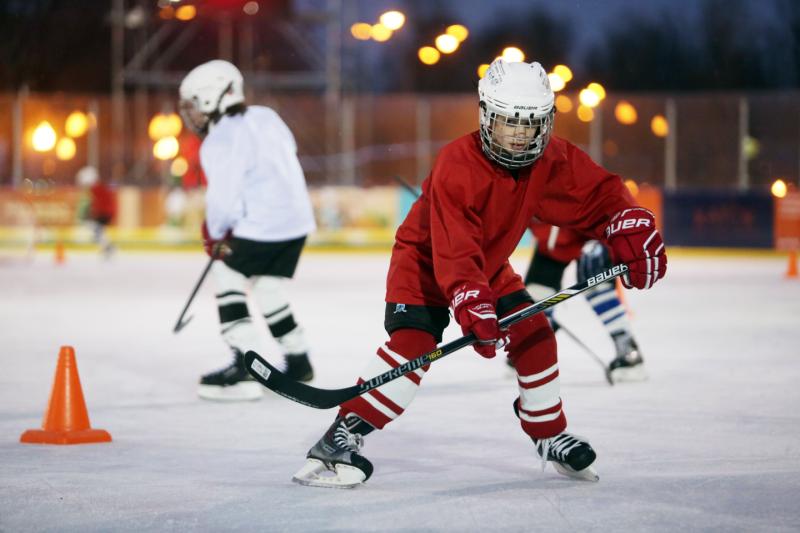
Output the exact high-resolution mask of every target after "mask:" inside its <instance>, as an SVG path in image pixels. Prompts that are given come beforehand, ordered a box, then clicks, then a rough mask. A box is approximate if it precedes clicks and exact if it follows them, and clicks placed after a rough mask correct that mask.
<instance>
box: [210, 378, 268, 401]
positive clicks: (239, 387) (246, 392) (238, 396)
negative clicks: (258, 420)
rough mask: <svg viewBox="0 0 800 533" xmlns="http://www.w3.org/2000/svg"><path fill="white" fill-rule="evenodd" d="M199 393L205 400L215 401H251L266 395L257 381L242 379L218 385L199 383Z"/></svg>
mask: <svg viewBox="0 0 800 533" xmlns="http://www.w3.org/2000/svg"><path fill="white" fill-rule="evenodd" d="M197 395H198V396H199V397H200V398H202V399H204V400H211V401H214V402H250V401H254V400H260V399H261V397H262V396H263V395H264V392H263V387H262V386H261V384H260V383H258V382H256V381H242V382H240V383H237V384H236V385H229V386H227V387H218V386H216V385H198V387H197Z"/></svg>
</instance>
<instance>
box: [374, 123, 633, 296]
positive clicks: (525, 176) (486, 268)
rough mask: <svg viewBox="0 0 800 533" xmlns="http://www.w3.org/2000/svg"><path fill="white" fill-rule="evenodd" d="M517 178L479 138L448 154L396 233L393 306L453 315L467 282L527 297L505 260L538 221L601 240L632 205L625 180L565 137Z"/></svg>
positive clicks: (456, 144)
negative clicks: (446, 310) (454, 299)
mask: <svg viewBox="0 0 800 533" xmlns="http://www.w3.org/2000/svg"><path fill="white" fill-rule="evenodd" d="M516 174H517V175H516V178H515V176H514V174H513V173H512V172H510V171H509V170H506V169H504V168H502V167H500V166H498V165H496V164H494V163H492V162H490V161H489V159H487V158H486V156H484V155H483V151H482V149H481V141H480V136H479V134H478V132H477V131H476V132H473V133H471V134H468V135H465V136H463V137H461V138H459V139H456V140H455V141H453V142H452V143H450V144H448V145H446V146H445V147H444V148H442V150H441V152H440V153H439V155H438V157H437V159H436V163H435V164H434V166H433V170H432V171H431V173H430V175H429V176H428V177H427V178H426V179H425V181H424V182H423V184H422V196H420V198H419V199H418V200H417V201H416V202H415V203H414V205H413V206H412V208H411V211H410V212H409V213H408V216H407V217H406V219H405V221H403V223H402V224H401V225H400V227H399V228H398V230H397V234H396V236H395V244H394V247H393V249H392V259H391V263H390V265H389V274H388V277H387V291H386V301H387V302H397V303H406V304H414V305H429V306H441V307H446V306H448V305H449V300H450V298H451V296H452V293H453V291H454V290H455V289H456V288H457V287H458V286H460V285H461V284H463V283H465V282H474V283H482V284H485V285H488V286H490V287H492V289H493V290H494V291H495V293H496V296H498V297H500V296H503V295H505V294H508V293H510V292H514V291H515V290H519V289H522V288H524V285H523V284H522V280H521V279H520V278H519V276H517V275H516V274H515V273H514V272H513V270H512V269H511V266H510V265H509V263H508V258H509V256H511V254H512V253H513V252H514V249H515V248H516V247H517V245H518V244H519V241H520V239H521V238H522V235H523V233H524V232H525V229H526V228H527V227H528V225H529V224H530V221H531V219H532V218H533V217H536V218H538V219H539V220H541V221H543V222H546V223H548V224H553V225H555V226H559V227H562V228H573V229H575V230H576V231H579V232H580V233H583V234H586V235H589V236H592V237H594V238H600V237H601V236H602V232H603V229H604V228H605V226H606V224H607V223H608V220H609V219H610V218H611V217H612V216H613V215H614V214H615V213H617V212H619V211H621V210H622V209H625V208H627V207H632V206H635V203H634V200H633V197H632V196H631V195H630V193H629V192H628V190H627V188H626V187H625V185H624V184H623V183H622V179H620V177H619V176H617V175H616V174H612V173H610V172H609V171H607V170H605V169H603V168H602V167H600V166H598V165H596V164H595V163H594V162H593V161H592V160H591V159H590V158H589V156H588V155H586V154H585V153H584V152H583V151H581V150H580V149H578V148H577V147H576V146H574V145H573V144H571V143H569V142H568V141H566V140H564V139H561V138H558V137H551V139H550V143H549V144H548V146H547V148H546V149H545V151H544V154H542V157H541V158H540V159H539V160H538V161H537V162H536V163H535V164H533V165H532V166H530V167H526V168H523V169H520V170H519V171H518V172H517V173H516Z"/></svg>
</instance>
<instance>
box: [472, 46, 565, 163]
mask: <svg viewBox="0 0 800 533" xmlns="http://www.w3.org/2000/svg"><path fill="white" fill-rule="evenodd" d="M478 96H479V98H480V133H481V145H482V146H483V152H484V153H485V154H486V156H487V157H488V158H489V159H492V160H493V161H496V162H497V163H499V164H500V165H502V166H504V167H505V168H508V169H515V168H522V167H525V166H528V165H531V164H532V163H533V162H534V161H536V160H537V159H539V157H541V155H542V153H544V149H545V148H546V147H547V143H548V141H549V140H550V134H551V133H552V131H553V114H554V107H553V102H554V100H555V97H554V95H553V90H552V89H551V88H550V80H549V79H548V77H547V73H546V72H545V70H544V69H543V68H542V66H541V65H540V64H539V63H536V62H533V63H509V62H506V61H505V60H503V59H497V60H495V61H494V62H493V63H492V64H491V66H490V67H489V69H488V70H487V71H486V74H485V75H484V77H483V78H482V79H481V80H480V82H478Z"/></svg>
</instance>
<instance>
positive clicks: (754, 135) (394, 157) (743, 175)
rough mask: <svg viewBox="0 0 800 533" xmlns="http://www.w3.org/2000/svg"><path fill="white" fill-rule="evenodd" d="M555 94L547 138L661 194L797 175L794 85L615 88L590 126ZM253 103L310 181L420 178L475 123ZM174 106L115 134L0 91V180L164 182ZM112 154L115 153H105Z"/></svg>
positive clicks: (41, 98)
mask: <svg viewBox="0 0 800 533" xmlns="http://www.w3.org/2000/svg"><path fill="white" fill-rule="evenodd" d="M566 96H568V97H569V98H570V99H571V102H572V104H573V109H572V110H571V111H568V112H566V111H565V112H559V113H557V117H556V134H557V135H560V136H563V137H565V138H567V139H569V140H571V141H572V142H574V143H576V144H578V145H579V146H581V147H582V148H584V149H585V150H587V151H588V152H589V153H590V154H591V155H592V156H593V157H594V158H595V159H596V160H597V161H598V162H600V163H601V164H603V165H604V166H606V167H607V168H609V169H610V170H612V171H614V172H617V173H619V174H621V175H623V176H624V177H626V178H631V179H633V180H635V181H637V182H640V183H649V184H651V185H656V186H659V187H663V188H664V189H666V190H675V189H684V188H699V187H714V188H735V189H740V190H741V189H749V188H763V187H765V186H767V185H768V184H770V183H772V181H773V180H774V179H776V178H778V177H780V178H783V179H784V180H786V181H788V182H793V183H800V93H798V92H776V93H743V94H737V93H703V94H685V95H684V94H680V95H676V94H647V95H644V94H619V95H617V94H614V95H609V96H608V98H606V99H605V100H604V101H603V102H602V103H601V104H600V106H599V107H598V108H596V109H595V117H594V119H593V120H592V121H591V122H582V121H581V120H579V119H578V117H577V115H576V112H575V109H576V108H577V95H575V94H567V95H566ZM252 101H253V103H261V104H265V105H269V106H271V107H273V108H275V109H276V110H277V111H278V112H279V113H280V114H281V116H282V117H283V118H284V120H285V121H286V122H287V123H288V124H289V126H290V128H291V129H292V131H293V132H294V134H295V136H296V138H297V141H298V146H299V153H300V156H301V161H302V164H303V167H304V169H305V171H306V175H307V179H308V182H309V183H310V184H312V185H323V184H327V185H335V184H342V185H358V186H373V185H384V184H390V183H392V179H393V177H394V176H396V175H401V176H403V177H405V178H406V179H408V180H410V181H415V182H419V181H421V180H422V179H423V178H424V177H425V175H426V174H427V172H428V170H429V168H430V166H431V162H432V160H433V158H434V157H435V155H436V152H437V151H438V149H439V148H440V147H441V146H442V145H444V144H445V143H447V142H449V141H450V140H452V139H454V138H456V137H457V136H459V135H462V134H465V133H467V132H469V131H472V130H474V129H476V128H477V121H478V114H477V96H476V95H474V94H447V95H430V94H389V95H345V96H344V97H343V98H342V100H341V105H340V106H339V107H338V108H337V110H336V116H326V106H325V103H324V101H323V98H322V97H321V96H319V95H317V94H291V95H289V94H285V93H282V94H261V95H254V97H253V98H252ZM621 101H626V102H628V103H630V104H631V105H632V106H633V107H634V108H635V109H636V114H637V120H636V122H635V123H633V124H629V125H624V124H622V123H620V122H619V121H618V120H617V118H616V117H615V109H616V106H617V104H618V103H619V102H621ZM174 107H175V100H174V95H172V94H171V93H170V94H167V93H160V94H153V93H150V94H149V95H147V97H146V98H141V97H139V98H138V99H137V98H136V97H131V98H129V99H128V100H127V102H126V108H125V124H126V128H125V131H124V135H123V137H121V138H115V137H114V136H113V135H111V131H112V129H111V118H110V113H111V101H110V98H109V97H108V96H107V95H73V94H25V93H19V94H5V95H0V185H3V186H21V185H22V184H23V182H25V180H30V181H33V182H35V181H36V180H47V181H48V182H50V183H52V184H54V185H66V184H72V183H73V182H74V176H75V173H76V172H77V170H78V169H79V168H80V167H82V166H83V165H86V164H88V163H92V164H95V165H97V166H98V168H99V169H100V171H101V174H102V175H103V176H112V175H115V176H119V178H118V179H117V180H116V181H117V183H118V184H120V185H122V184H124V185H142V186H158V185H163V184H165V183H166V182H167V181H169V179H170V174H169V165H168V163H165V162H162V161H158V160H156V159H155V158H154V156H153V154H152V146H153V142H152V141H151V140H150V139H149V138H148V135H147V126H148V123H149V120H150V118H151V117H152V116H153V115H155V114H156V113H158V112H162V111H165V110H172V109H174ZM76 109H77V110H82V111H84V112H90V113H92V115H93V116H94V117H95V124H96V125H95V127H94V128H93V129H91V130H90V131H89V132H88V134H87V135H85V136H83V137H81V138H78V139H75V143H76V148H77V150H76V153H75V156H74V157H73V158H71V159H68V160H60V159H58V158H57V157H56V156H55V154H54V153H53V152H52V151H51V152H46V153H37V152H35V151H33V149H32V147H31V143H30V137H31V132H32V130H33V128H35V126H36V125H37V124H38V123H40V122H41V121H42V120H47V121H49V122H50V123H51V124H52V125H53V127H54V129H55V130H56V133H57V135H59V136H61V135H62V134H63V130H64V127H63V125H64V120H65V119H66V117H67V115H68V114H69V113H70V112H72V111H74V110H76ZM656 115H661V116H664V117H665V118H666V119H667V120H668V122H669V134H668V135H667V136H666V137H659V136H657V135H655V134H654V133H653V132H652V131H651V126H650V123H651V119H652V118H653V117H654V116H656ZM331 128H332V129H331ZM186 135H188V134H187V133H185V132H184V133H183V134H182V138H181V139H180V140H182V143H183V142H184V141H185V139H186V137H185V136H186ZM115 145H116V146H117V147H118V149H117V151H115V149H114V147H115ZM115 153H116V154H122V156H121V157H122V159H121V160H120V159H119V158H118V157H117V159H116V160H115V156H114V154H115ZM115 169H116V170H115ZM28 183H30V182H28Z"/></svg>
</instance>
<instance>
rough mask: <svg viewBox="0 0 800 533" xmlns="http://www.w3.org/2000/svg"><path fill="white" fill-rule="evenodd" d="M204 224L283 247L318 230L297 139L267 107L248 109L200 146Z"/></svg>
mask: <svg viewBox="0 0 800 533" xmlns="http://www.w3.org/2000/svg"><path fill="white" fill-rule="evenodd" d="M200 164H201V165H202V166H203V171H204V172H205V174H206V179H207V181H208V189H207V191H206V224H207V225H208V232H209V234H210V235H211V237H212V238H214V239H219V238H222V237H223V236H224V235H225V233H226V232H227V231H228V230H233V235H234V236H236V237H240V238H243V239H250V240H254V241H283V240H290V239H295V238H299V237H302V236H305V235H308V234H309V233H311V232H312V231H314V230H315V229H316V224H315V223H314V212H313V209H312V207H311V200H310V198H309V196H308V190H307V188H306V183H305V178H304V176H303V169H302V168H301V167H300V162H299V161H298V160H297V144H296V143H295V140H294V136H293V135H292V132H291V131H290V130H289V128H288V127H287V126H286V124H285V123H284V122H283V120H281V118H280V117H279V116H278V114H277V113H276V112H275V111H273V110H272V109H270V108H268V107H263V106H249V107H248V108H247V111H246V112H245V113H243V114H239V115H232V116H231V115H226V116H223V117H222V118H221V119H220V121H219V122H218V123H216V124H214V125H213V126H212V127H211V128H210V131H209V133H208V135H207V136H206V138H205V139H204V140H203V144H202V145H201V146H200Z"/></svg>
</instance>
